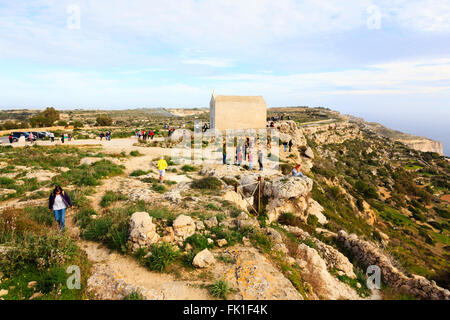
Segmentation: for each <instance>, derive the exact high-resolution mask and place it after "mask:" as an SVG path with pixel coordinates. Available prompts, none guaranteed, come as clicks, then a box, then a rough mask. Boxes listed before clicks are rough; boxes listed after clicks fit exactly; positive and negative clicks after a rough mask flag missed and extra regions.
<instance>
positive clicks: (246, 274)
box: [211, 246, 303, 300]
mask: <svg viewBox="0 0 450 320" xmlns="http://www.w3.org/2000/svg"><path fill="white" fill-rule="evenodd" d="M224 254H227V255H229V256H230V258H232V259H233V260H234V261H235V263H233V264H231V263H227V264H217V265H216V266H215V268H214V270H211V271H212V273H213V274H214V276H215V277H221V278H224V279H225V280H226V281H227V282H229V283H230V285H231V287H233V288H234V289H235V291H234V293H233V296H232V297H230V298H231V299H239V300H241V299H243V300H302V299H303V298H302V296H301V294H300V293H299V292H298V291H297V290H296V289H295V288H294V286H293V285H292V283H291V282H290V281H289V280H288V279H287V278H286V277H285V276H284V275H283V273H281V272H280V271H279V270H278V269H277V268H276V267H274V266H273V265H272V263H271V262H270V261H269V260H268V259H267V258H266V257H264V255H262V254H260V253H259V252H258V250H257V249H255V248H247V247H239V246H233V247H231V248H230V247H229V248H228V249H226V250H225V251H224Z"/></svg>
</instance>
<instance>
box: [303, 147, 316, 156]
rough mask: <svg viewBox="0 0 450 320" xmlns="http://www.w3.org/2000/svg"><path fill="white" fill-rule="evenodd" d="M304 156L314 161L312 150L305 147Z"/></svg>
mask: <svg viewBox="0 0 450 320" xmlns="http://www.w3.org/2000/svg"><path fill="white" fill-rule="evenodd" d="M304 153H305V156H307V157H308V158H310V159H314V152H313V151H312V149H311V148H310V147H307V148H306V150H305V152H304Z"/></svg>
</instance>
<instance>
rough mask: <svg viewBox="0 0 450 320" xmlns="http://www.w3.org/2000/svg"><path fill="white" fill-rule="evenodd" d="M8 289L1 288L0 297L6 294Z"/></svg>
mask: <svg viewBox="0 0 450 320" xmlns="http://www.w3.org/2000/svg"><path fill="white" fill-rule="evenodd" d="M8 292H9V291H8V290H6V289H1V290H0V297H3V296H6V295H7V294H8Z"/></svg>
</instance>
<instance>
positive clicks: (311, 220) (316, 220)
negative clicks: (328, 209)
mask: <svg viewBox="0 0 450 320" xmlns="http://www.w3.org/2000/svg"><path fill="white" fill-rule="evenodd" d="M306 222H307V223H308V224H309V225H310V226H311V227H313V228H315V227H316V226H317V224H318V223H319V218H317V217H316V216H315V215H312V214H310V215H309V216H308V219H307V221H306Z"/></svg>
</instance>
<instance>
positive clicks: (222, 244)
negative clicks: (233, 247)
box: [217, 239, 228, 248]
mask: <svg viewBox="0 0 450 320" xmlns="http://www.w3.org/2000/svg"><path fill="white" fill-rule="evenodd" d="M227 243H228V242H227V240H226V239H219V240H217V245H218V246H219V247H221V248H222V247H223V246H226V245H227Z"/></svg>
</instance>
